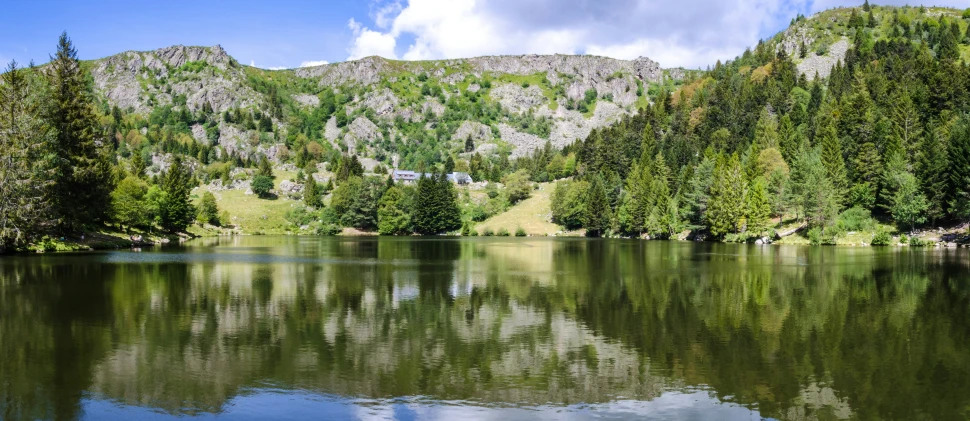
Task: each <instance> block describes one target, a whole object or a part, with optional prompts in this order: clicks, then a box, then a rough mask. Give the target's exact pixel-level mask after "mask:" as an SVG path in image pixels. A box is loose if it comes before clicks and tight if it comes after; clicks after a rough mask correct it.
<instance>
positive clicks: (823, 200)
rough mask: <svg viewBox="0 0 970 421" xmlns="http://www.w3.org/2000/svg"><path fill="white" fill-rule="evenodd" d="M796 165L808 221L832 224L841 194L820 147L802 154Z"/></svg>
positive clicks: (821, 225)
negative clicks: (831, 177)
mask: <svg viewBox="0 0 970 421" xmlns="http://www.w3.org/2000/svg"><path fill="white" fill-rule="evenodd" d="M800 161H801V162H800V163H799V164H798V165H796V168H797V169H798V170H797V173H799V176H798V177H797V179H798V183H799V187H798V194H799V195H800V196H801V206H802V209H803V211H804V213H805V219H806V221H807V222H808V223H809V224H810V225H812V226H816V227H824V226H826V225H828V224H830V223H831V222H832V221H833V220H835V217H836V216H837V215H838V213H839V204H838V203H839V202H838V199H839V195H838V193H837V191H836V188H835V186H834V185H833V184H832V181H831V180H829V177H828V170H827V168H826V166H825V164H824V163H823V159H822V152H821V150H820V147H817V148H814V149H812V150H810V151H808V152H807V153H805V154H802V156H801V159H800Z"/></svg>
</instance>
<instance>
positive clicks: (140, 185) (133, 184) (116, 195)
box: [111, 176, 153, 227]
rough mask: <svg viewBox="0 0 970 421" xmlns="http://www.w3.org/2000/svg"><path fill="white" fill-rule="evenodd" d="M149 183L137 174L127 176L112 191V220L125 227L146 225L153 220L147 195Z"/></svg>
mask: <svg viewBox="0 0 970 421" xmlns="http://www.w3.org/2000/svg"><path fill="white" fill-rule="evenodd" d="M146 194H148V183H146V182H144V181H142V180H141V179H140V178H138V177H135V176H128V177H125V178H124V179H123V180H121V182H119V183H118V185H117V186H116V187H115V189H114V191H112V192H111V211H112V220H114V221H115V222H117V223H119V224H121V225H122V226H125V227H144V226H147V225H149V224H150V223H151V222H153V221H151V220H150V219H149V212H148V205H147V203H146V202H145V195H146Z"/></svg>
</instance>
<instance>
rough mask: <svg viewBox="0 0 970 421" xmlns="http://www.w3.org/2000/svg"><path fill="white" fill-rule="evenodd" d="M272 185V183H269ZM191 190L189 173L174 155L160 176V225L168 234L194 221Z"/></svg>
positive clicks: (179, 230)
mask: <svg viewBox="0 0 970 421" xmlns="http://www.w3.org/2000/svg"><path fill="white" fill-rule="evenodd" d="M271 183H272V182H271ZM191 190H192V186H191V185H190V179H189V173H188V170H187V169H186V168H185V166H184V165H183V164H182V159H181V158H180V157H179V156H178V155H176V156H175V157H174V158H173V159H172V163H171V165H170V166H169V168H168V171H167V172H165V174H163V176H162V191H163V193H164V196H163V197H164V199H163V201H162V204H161V209H160V214H161V225H162V228H164V229H166V230H168V231H170V232H181V231H185V228H186V227H188V226H189V224H191V223H192V221H193V220H194V219H195V209H194V208H193V206H192V203H191V202H190V201H189V193H190V192H191Z"/></svg>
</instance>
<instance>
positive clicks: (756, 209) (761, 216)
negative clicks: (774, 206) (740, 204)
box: [745, 177, 771, 234]
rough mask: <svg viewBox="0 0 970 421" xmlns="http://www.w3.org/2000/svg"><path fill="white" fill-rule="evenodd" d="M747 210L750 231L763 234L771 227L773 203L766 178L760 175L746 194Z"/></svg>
mask: <svg viewBox="0 0 970 421" xmlns="http://www.w3.org/2000/svg"><path fill="white" fill-rule="evenodd" d="M745 211H746V212H747V215H746V217H747V228H748V231H751V232H752V233H754V234H761V233H764V232H766V231H768V229H769V228H771V220H770V218H771V203H770V202H769V199H768V187H767V184H766V182H765V180H764V178H762V177H758V178H756V179H755V180H754V181H753V182H751V186H750V187H749V188H748V194H747V195H746V196H745Z"/></svg>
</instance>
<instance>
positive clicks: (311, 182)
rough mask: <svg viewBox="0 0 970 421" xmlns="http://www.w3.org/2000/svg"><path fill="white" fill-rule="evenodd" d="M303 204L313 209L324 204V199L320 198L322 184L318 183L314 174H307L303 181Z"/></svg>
mask: <svg viewBox="0 0 970 421" xmlns="http://www.w3.org/2000/svg"><path fill="white" fill-rule="evenodd" d="M303 204H304V205H306V206H308V207H311V208H313V209H319V208H320V207H321V206H323V201H322V200H321V199H320V186H318V185H317V180H316V179H314V178H313V175H312V174H311V175H309V176H307V177H306V181H305V182H304V183H303Z"/></svg>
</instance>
